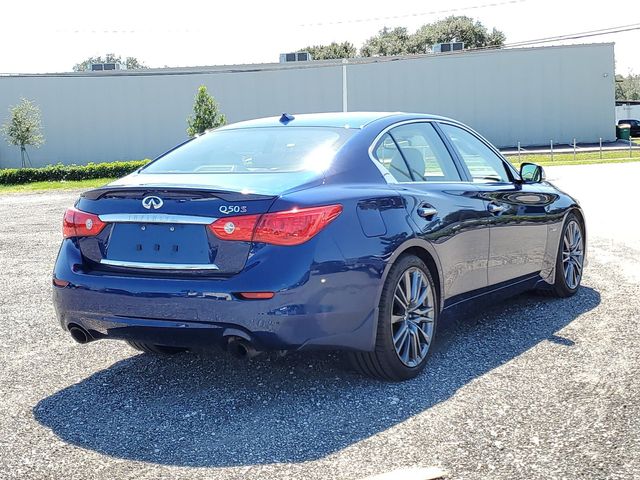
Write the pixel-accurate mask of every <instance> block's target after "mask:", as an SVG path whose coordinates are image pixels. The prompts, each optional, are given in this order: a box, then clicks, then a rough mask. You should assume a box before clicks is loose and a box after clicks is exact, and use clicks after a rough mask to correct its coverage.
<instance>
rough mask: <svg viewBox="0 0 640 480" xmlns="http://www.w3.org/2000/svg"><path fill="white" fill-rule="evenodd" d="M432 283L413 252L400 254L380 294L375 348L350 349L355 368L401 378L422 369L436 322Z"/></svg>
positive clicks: (412, 375) (436, 312)
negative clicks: (404, 254)
mask: <svg viewBox="0 0 640 480" xmlns="http://www.w3.org/2000/svg"><path fill="white" fill-rule="evenodd" d="M434 285H435V284H434V282H433V278H432V276H431V273H430V272H429V269H428V268H427V266H426V265H425V264H424V262H423V261H422V260H420V259H419V258H418V257H416V256H413V255H407V256H403V257H400V259H399V260H398V261H397V262H396V263H395V264H394V265H393V266H392V267H391V270H390V271H389V275H388V276H387V279H386V281H385V284H384V287H383V289H382V295H381V297H380V304H379V311H378V326H377V334H376V345H375V349H374V350H373V351H372V352H352V353H350V360H351V364H352V365H353V367H354V368H355V369H356V370H357V371H358V372H360V373H362V374H364V375H367V376H370V377H374V378H379V379H383V380H391V381H401V380H408V379H410V378H413V377H415V376H416V375H418V374H419V373H420V372H421V371H422V370H424V368H425V365H426V364H427V359H428V356H429V353H430V352H431V346H432V344H433V341H434V339H435V333H436V327H437V324H438V323H437V322H438V313H439V308H438V300H437V298H438V297H437V295H436V291H435V287H434Z"/></svg>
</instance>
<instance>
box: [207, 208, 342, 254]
mask: <svg viewBox="0 0 640 480" xmlns="http://www.w3.org/2000/svg"><path fill="white" fill-rule="evenodd" d="M341 212H342V205H326V206H323V207H310V208H294V209H292V210H287V211H285V212H273V213H265V214H264V215H262V216H260V215H244V216H238V217H226V218H220V219H218V220H216V221H215V222H213V223H212V224H211V225H209V228H210V229H211V231H212V232H213V233H214V234H215V235H216V236H217V237H218V238H220V239H222V240H243V241H247V242H248V241H252V240H253V241H254V242H261V243H270V244H272V245H300V244H301V243H304V242H306V241H307V240H309V239H311V238H313V237H314V236H315V235H317V234H318V232H320V231H321V230H322V229H323V228H324V227H326V226H327V225H328V224H329V223H330V222H331V221H332V220H334V219H335V218H336V217H337V216H338V215H340V213H341Z"/></svg>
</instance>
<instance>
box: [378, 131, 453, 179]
mask: <svg viewBox="0 0 640 480" xmlns="http://www.w3.org/2000/svg"><path fill="white" fill-rule="evenodd" d="M390 133H391V136H392V137H393V139H394V140H395V141H396V143H397V144H398V147H400V151H401V152H402V156H403V157H404V159H405V160H406V163H407V165H408V167H409V170H410V172H411V176H412V177H413V180H414V181H416V182H455V181H460V174H459V173H458V170H457V169H456V166H455V164H454V162H453V159H452V158H451V155H449V151H448V150H447V148H446V147H445V145H444V143H443V142H442V139H441V138H440V136H439V135H438V132H436V130H435V128H433V125H431V124H430V123H408V124H406V125H401V126H399V127H396V128H394V129H392V130H391V132H390Z"/></svg>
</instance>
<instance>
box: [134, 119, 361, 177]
mask: <svg viewBox="0 0 640 480" xmlns="http://www.w3.org/2000/svg"><path fill="white" fill-rule="evenodd" d="M352 135H353V130H348V129H344V128H329V127H262V128H258V127H256V128H239V129H231V130H217V131H213V132H210V133H207V134H205V135H202V136H201V137H197V138H194V139H193V140H191V141H190V142H188V143H186V144H184V145H183V146H181V147H178V148H176V149H175V150H173V151H171V152H169V153H167V154H165V155H164V156H162V157H160V158H159V159H158V160H156V161H155V162H153V163H151V164H149V165H148V166H147V167H145V168H144V169H143V170H142V171H141V173H143V174H144V173H216V174H225V173H244V174H250V173H287V172H318V171H324V170H325V169H326V168H327V167H328V166H329V164H330V163H331V161H332V160H333V157H334V155H335V152H336V151H337V150H338V148H339V147H341V146H342V145H343V144H344V143H345V142H346V141H347V139H348V138H350V137H351V136H352Z"/></svg>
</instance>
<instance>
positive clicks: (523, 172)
mask: <svg viewBox="0 0 640 480" xmlns="http://www.w3.org/2000/svg"><path fill="white" fill-rule="evenodd" d="M520 178H521V179H522V182H523V183H540V182H542V181H543V180H544V179H545V176H544V170H543V169H542V167H541V166H540V165H536V164H535V163H523V164H522V165H520Z"/></svg>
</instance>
